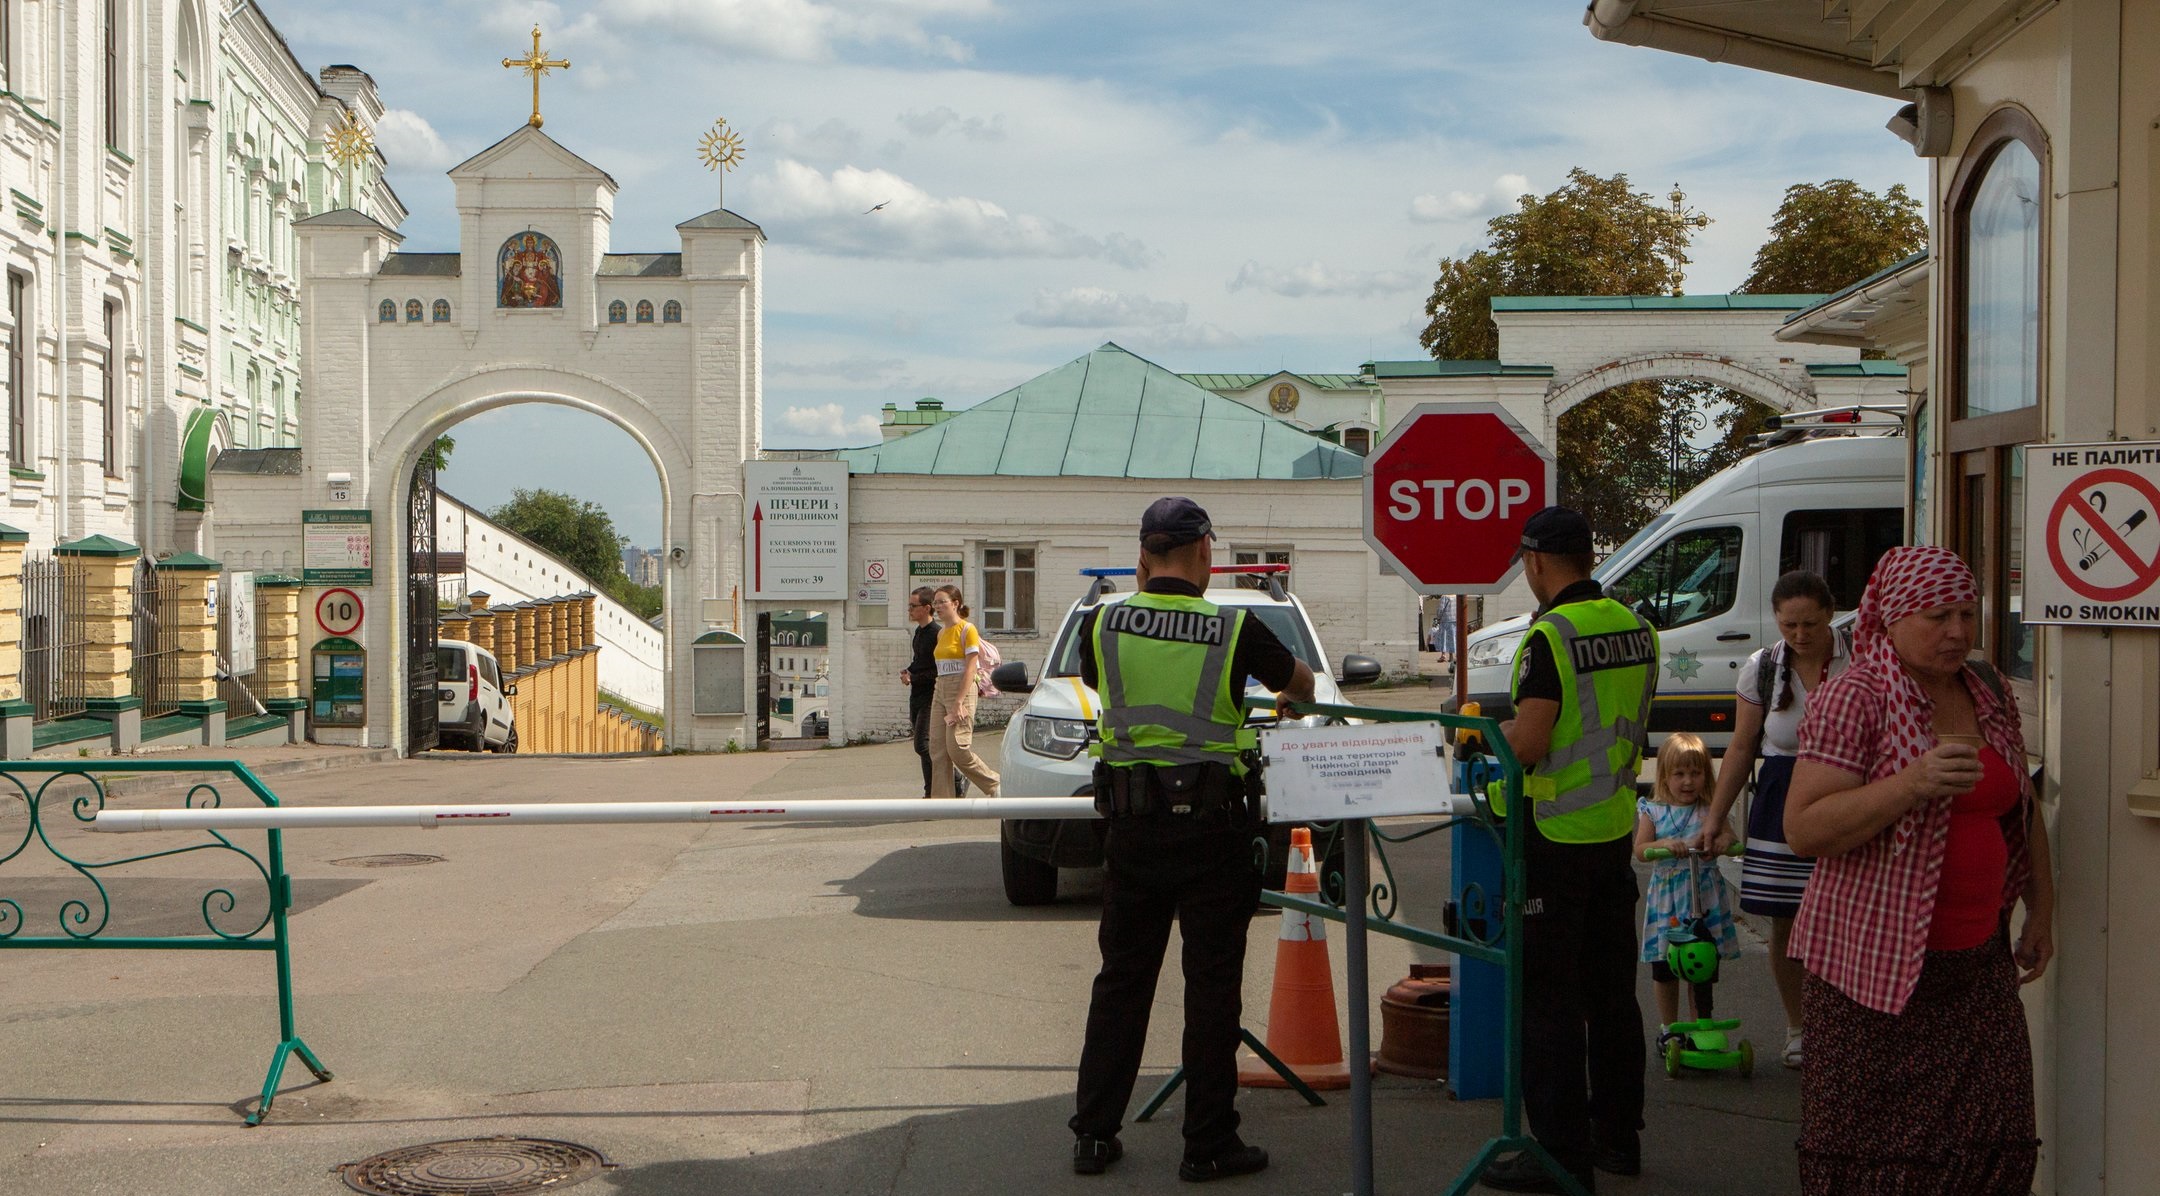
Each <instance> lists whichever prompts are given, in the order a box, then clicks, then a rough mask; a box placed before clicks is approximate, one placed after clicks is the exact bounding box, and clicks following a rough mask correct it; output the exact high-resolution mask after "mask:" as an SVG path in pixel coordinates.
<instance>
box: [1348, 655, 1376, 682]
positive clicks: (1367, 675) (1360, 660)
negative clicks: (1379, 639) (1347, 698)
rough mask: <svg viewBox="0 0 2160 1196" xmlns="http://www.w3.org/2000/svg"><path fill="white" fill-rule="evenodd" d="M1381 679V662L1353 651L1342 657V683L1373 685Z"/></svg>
mask: <svg viewBox="0 0 2160 1196" xmlns="http://www.w3.org/2000/svg"><path fill="white" fill-rule="evenodd" d="M1379 679H1380V662H1379V661H1377V660H1374V659H1373V658H1372V657H1370V656H1359V655H1357V654H1356V653H1352V654H1350V655H1348V656H1345V657H1343V658H1342V676H1341V678H1340V680H1339V682H1338V683H1339V684H1342V685H1371V684H1372V683H1373V682H1375V681H1378V680H1379Z"/></svg>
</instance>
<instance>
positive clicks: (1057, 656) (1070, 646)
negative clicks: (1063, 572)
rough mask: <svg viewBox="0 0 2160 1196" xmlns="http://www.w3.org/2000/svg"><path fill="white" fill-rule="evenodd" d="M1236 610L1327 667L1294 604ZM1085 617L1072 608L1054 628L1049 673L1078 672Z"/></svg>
mask: <svg viewBox="0 0 2160 1196" xmlns="http://www.w3.org/2000/svg"><path fill="white" fill-rule="evenodd" d="M1238 609H1239V610H1242V611H1244V612H1245V613H1246V614H1248V615H1251V616H1252V617H1253V618H1256V619H1258V620H1260V621H1261V622H1262V623H1264V624H1266V625H1267V629H1268V630H1269V631H1272V632H1274V633H1275V638H1276V639H1279V640H1281V641H1282V642H1283V647H1285V648H1288V649H1290V654H1291V655H1292V656H1295V657H1297V658H1298V659H1299V660H1302V661H1304V662H1305V664H1306V666H1307V667H1308V668H1310V669H1312V671H1313V672H1315V673H1325V672H1327V671H1328V669H1327V665H1326V664H1325V663H1324V662H1323V661H1321V659H1320V653H1319V651H1318V650H1317V649H1316V648H1315V647H1314V645H1313V641H1312V636H1310V635H1309V634H1307V633H1306V630H1305V620H1303V619H1301V618H1299V617H1298V613H1297V608H1295V607H1292V606H1290V605H1288V604H1285V603H1276V602H1271V603H1268V604H1267V605H1265V606H1259V605H1254V606H1244V605H1240V606H1239V607H1238ZM1086 617H1087V612H1086V611H1085V610H1076V611H1074V612H1073V617H1072V618H1070V619H1067V620H1066V621H1065V626H1064V628H1063V629H1062V630H1060V631H1059V632H1058V643H1057V648H1056V650H1054V651H1053V652H1051V653H1050V662H1051V663H1050V670H1049V672H1050V676H1052V677H1077V676H1079V675H1080V636H1079V630H1080V620H1081V619H1083V618H1086Z"/></svg>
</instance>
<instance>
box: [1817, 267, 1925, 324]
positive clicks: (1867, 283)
mask: <svg viewBox="0 0 2160 1196" xmlns="http://www.w3.org/2000/svg"><path fill="white" fill-rule="evenodd" d="M1927 260H1928V251H1927V250H1925V249H1923V250H1921V251H1920V252H1918V253H1916V254H1913V255H1912V256H1911V257H1907V258H1900V259H1898V260H1897V261H1894V262H1892V263H1890V264H1889V265H1887V266H1884V267H1883V268H1882V269H1880V270H1877V271H1876V272H1874V273H1873V274H1870V275H1868V276H1867V277H1866V278H1863V279H1861V280H1860V281H1858V282H1855V283H1851V284H1849V285H1847V286H1846V287H1844V288H1843V289H1841V290H1836V291H1832V292H1831V293H1829V294H1827V295H1824V296H1823V297H1822V299H1821V300H1820V301H1819V302H1817V303H1815V304H1814V305H1813V306H1811V307H1809V308H1807V309H1806V310H1804V311H1796V312H1794V313H1793V314H1791V315H1789V316H1787V317H1785V322H1786V323H1787V324H1790V323H1792V322H1793V321H1795V320H1804V319H1806V318H1807V317H1808V316H1809V315H1810V314H1811V313H1813V312H1814V311H1815V309H1816V308H1821V307H1828V306H1830V305H1831V304H1833V303H1836V302H1837V301H1838V300H1840V299H1843V298H1844V297H1846V296H1847V295H1850V294H1852V293H1854V292H1855V291H1861V290H1865V289H1867V288H1868V287H1871V286H1873V285H1875V284H1876V283H1878V282H1881V281H1882V280H1883V279H1885V278H1888V277H1890V276H1891V275H1893V274H1902V273H1904V272H1905V271H1907V270H1910V269H1912V268H1913V267H1914V266H1917V265H1920V264H1921V263H1923V262H1925V261H1927Z"/></svg>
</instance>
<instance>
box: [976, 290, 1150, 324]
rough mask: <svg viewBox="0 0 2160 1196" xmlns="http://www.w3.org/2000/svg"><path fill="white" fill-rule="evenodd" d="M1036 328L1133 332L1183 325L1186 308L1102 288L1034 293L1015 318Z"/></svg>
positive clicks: (1143, 296)
mask: <svg viewBox="0 0 2160 1196" xmlns="http://www.w3.org/2000/svg"><path fill="white" fill-rule="evenodd" d="M1013 319H1015V320H1018V321H1019V322H1020V323H1022V324H1028V325H1032V326H1033V327H1036V328H1132V327H1137V326H1141V325H1158V324H1182V323H1184V322H1185V305H1184V304H1182V303H1178V302H1176V301H1174V300H1168V299H1150V298H1148V297H1147V296H1145V295H1128V294H1125V293H1124V292H1122V291H1110V290H1105V289H1103V288H1102V287H1073V288H1071V289H1069V290H1063V291H1052V290H1041V291H1037V292H1035V302H1034V304H1033V305H1032V306H1030V307H1028V308H1027V309H1026V310H1025V311H1022V312H1019V313H1018V314H1016V315H1014V316H1013Z"/></svg>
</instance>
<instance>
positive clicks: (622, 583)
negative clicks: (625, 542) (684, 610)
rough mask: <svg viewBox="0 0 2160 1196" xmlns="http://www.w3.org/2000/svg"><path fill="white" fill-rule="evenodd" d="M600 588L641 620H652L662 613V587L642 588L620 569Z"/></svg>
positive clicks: (601, 584)
mask: <svg viewBox="0 0 2160 1196" xmlns="http://www.w3.org/2000/svg"><path fill="white" fill-rule="evenodd" d="M600 588H601V590H602V591H603V592H605V593H606V594H607V596H608V597H610V598H613V599H614V600H615V601H617V602H620V603H622V604H623V605H624V606H626V607H628V608H629V610H630V613H631V614H634V615H636V616H637V617H638V618H640V619H650V618H652V617H653V616H654V615H657V614H659V613H660V587H659V586H641V585H639V584H638V583H636V582H634V581H632V580H630V578H629V577H628V575H626V574H624V573H623V571H622V570H621V569H620V568H619V567H618V568H617V569H616V570H615V576H613V577H611V578H608V579H606V580H605V581H603V582H601V583H600Z"/></svg>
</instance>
